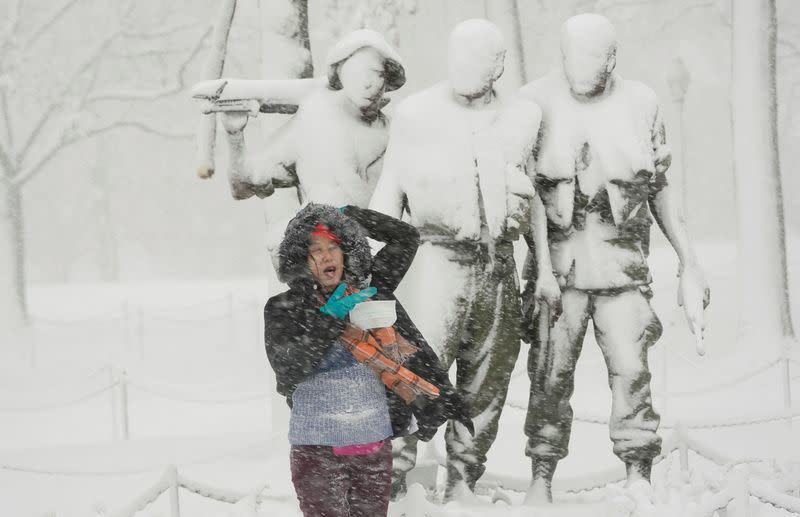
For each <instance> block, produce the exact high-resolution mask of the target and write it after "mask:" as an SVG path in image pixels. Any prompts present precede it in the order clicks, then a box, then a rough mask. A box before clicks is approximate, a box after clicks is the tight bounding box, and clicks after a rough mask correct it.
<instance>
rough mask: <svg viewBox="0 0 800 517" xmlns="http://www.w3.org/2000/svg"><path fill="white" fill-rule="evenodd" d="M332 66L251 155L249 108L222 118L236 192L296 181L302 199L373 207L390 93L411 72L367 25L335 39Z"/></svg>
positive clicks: (266, 191)
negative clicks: (247, 138)
mask: <svg viewBox="0 0 800 517" xmlns="http://www.w3.org/2000/svg"><path fill="white" fill-rule="evenodd" d="M326 65H327V68H328V77H327V81H326V83H325V84H320V85H319V87H318V88H314V89H312V90H311V92H310V93H308V94H307V95H306V96H305V97H304V98H303V99H302V100H301V101H300V105H299V108H298V110H297V113H296V114H295V115H293V116H292V117H291V118H290V119H289V121H288V122H287V123H286V124H284V125H283V126H281V127H280V128H279V129H278V130H277V131H276V132H275V133H274V134H273V135H272V136H271V138H270V140H269V141H268V142H266V143H265V144H263V145H261V146H259V150H258V154H257V155H256V156H254V157H253V158H251V159H250V158H249V157H248V156H247V152H246V151H245V148H244V135H243V134H242V129H243V128H244V125H245V123H246V121H247V114H246V113H242V112H233V113H227V114H225V115H224V116H223V125H224V126H225V129H226V131H227V133H228V138H229V144H230V146H231V151H232V157H233V159H232V163H231V171H230V180H231V186H232V190H233V195H234V197H236V198H237V199H244V198H247V197H250V196H252V195H258V196H259V197H266V196H269V195H270V194H271V193H272V192H273V191H274V189H275V188H280V187H296V188H297V189H298V196H299V198H300V201H301V203H307V202H314V203H326V204H330V205H334V206H342V205H347V204H353V205H357V206H361V207H366V206H367V203H369V199H370V196H371V195H372V190H373V189H374V187H375V183H376V182H377V179H378V176H379V175H380V165H381V159H382V157H383V153H384V151H385V150H386V140H387V138H388V129H389V123H388V120H387V118H386V116H385V115H384V114H383V113H382V112H381V108H382V107H383V106H385V105H386V102H387V100H386V99H385V98H384V93H385V92H387V91H392V90H396V89H397V88H400V87H401V86H402V85H403V84H404V83H405V71H404V69H403V65H402V63H401V60H400V56H399V55H398V54H397V52H396V51H395V50H394V49H393V48H392V47H391V46H390V45H389V44H388V43H386V41H385V40H384V39H383V37H382V36H381V35H380V34H378V33H377V32H375V31H372V30H368V29H361V30H358V31H354V32H351V33H350V34H348V35H347V36H345V37H344V38H343V39H342V40H340V41H339V42H338V43H336V45H335V46H334V47H333V48H332V49H331V50H330V52H329V53H328V56H327V58H326Z"/></svg>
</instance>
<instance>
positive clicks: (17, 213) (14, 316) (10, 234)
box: [0, 181, 28, 331]
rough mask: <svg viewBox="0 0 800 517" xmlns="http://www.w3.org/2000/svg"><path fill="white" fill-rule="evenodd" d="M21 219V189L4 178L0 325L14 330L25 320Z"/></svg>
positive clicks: (0, 199)
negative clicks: (2, 295)
mask: <svg viewBox="0 0 800 517" xmlns="http://www.w3.org/2000/svg"><path fill="white" fill-rule="evenodd" d="M23 225H24V222H23V220H22V193H21V192H20V189H19V188H18V187H16V186H13V185H11V184H10V182H7V181H0V249H2V250H3V253H2V256H0V262H2V270H1V271H0V292H2V293H8V294H10V295H11V296H10V297H9V298H6V299H3V300H0V328H2V329H3V330H4V331H15V330H18V329H20V328H21V327H24V326H26V325H27V324H28V307H27V300H26V296H25V246H24V238H25V236H24V233H23V228H24V226H23Z"/></svg>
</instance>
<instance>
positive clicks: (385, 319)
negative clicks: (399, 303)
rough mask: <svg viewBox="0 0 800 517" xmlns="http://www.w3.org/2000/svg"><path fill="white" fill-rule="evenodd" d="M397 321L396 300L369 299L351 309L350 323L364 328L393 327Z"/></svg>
mask: <svg viewBox="0 0 800 517" xmlns="http://www.w3.org/2000/svg"><path fill="white" fill-rule="evenodd" d="M395 321H397V311H396V309H395V301H394V300H367V301H364V302H361V303H359V304H358V305H356V306H355V307H354V308H353V310H352V311H350V323H352V324H353V325H355V326H356V327H359V328H362V329H377V328H382V327H391V326H392V325H394V322H395Z"/></svg>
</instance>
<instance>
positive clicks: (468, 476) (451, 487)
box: [443, 463, 486, 503]
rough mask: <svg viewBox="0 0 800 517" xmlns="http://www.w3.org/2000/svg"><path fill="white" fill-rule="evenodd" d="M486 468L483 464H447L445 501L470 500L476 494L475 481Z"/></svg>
mask: <svg viewBox="0 0 800 517" xmlns="http://www.w3.org/2000/svg"><path fill="white" fill-rule="evenodd" d="M485 469H486V468H485V467H484V466H483V465H464V464H460V468H459V467H456V465H454V464H452V463H450V464H448V465H447V485H446V486H445V489H444V499H443V502H445V503H447V502H449V501H452V500H453V499H459V500H461V501H470V500H471V499H473V498H477V496H475V495H474V494H475V483H476V482H477V481H478V478H480V477H481V475H482V474H483V471H484V470H485Z"/></svg>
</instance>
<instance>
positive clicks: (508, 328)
mask: <svg viewBox="0 0 800 517" xmlns="http://www.w3.org/2000/svg"><path fill="white" fill-rule="evenodd" d="M505 52H506V50H505V46H504V42H503V37H502V35H501V34H500V32H499V30H498V29H497V27H496V26H495V25H493V24H492V23H490V22H488V21H486V20H478V19H476V20H467V21H464V22H462V23H460V24H459V25H457V26H456V27H455V28H454V29H453V31H452V34H451V35H450V41H449V56H448V59H449V79H448V80H447V81H444V82H442V83H439V84H436V85H434V86H432V87H430V88H427V89H426V90H423V91H421V92H419V93H417V94H414V95H412V96H410V97H408V98H407V99H406V100H404V101H403V102H402V103H401V104H399V105H398V107H397V110H396V113H395V115H394V117H393V119H392V128H391V134H390V138H389V146H388V148H387V151H386V158H385V160H384V168H383V174H382V175H381V178H380V180H379V181H378V185H377V187H376V188H375V193H374V195H373V198H372V201H371V202H370V208H372V209H374V210H378V211H381V212H384V213H387V214H389V215H392V216H395V217H398V218H399V217H403V216H404V215H405V217H408V218H409V219H410V222H411V223H412V224H413V225H414V226H416V227H417V228H418V229H419V231H420V235H421V239H422V241H423V244H422V245H421V246H420V248H419V251H418V252H417V257H416V259H415V261H414V264H413V265H412V267H411V270H410V272H409V273H408V275H407V276H406V279H405V280H404V283H403V284H402V285H401V286H400V295H399V298H401V299H402V300H403V302H404V304H405V305H406V307H407V308H408V311H409V313H410V314H412V315H413V318H414V321H417V322H419V326H420V330H421V331H422V333H423V335H424V336H425V338H426V339H427V340H428V341H429V342H430V343H431V346H433V347H434V349H436V351H437V353H438V355H439V358H440V359H441V361H442V362H443V364H444V365H445V366H446V367H449V366H450V365H451V364H452V363H453V361H455V362H456V363H457V366H458V375H457V379H456V382H455V383H454V384H455V385H456V387H457V389H458V390H460V391H461V393H462V395H463V396H464V397H465V398H466V400H467V401H468V402H469V405H470V406H471V414H470V417H472V418H473V419H474V422H475V435H474V436H471V435H470V433H469V432H467V430H466V429H465V428H464V427H463V425H461V424H459V423H458V422H452V421H451V422H450V423H449V424H448V427H447V432H446V435H445V439H446V443H447V476H448V481H447V490H446V493H445V497H446V498H451V497H453V495H454V494H456V493H458V491H460V490H474V487H475V482H476V481H477V480H478V478H480V476H481V475H482V474H483V472H484V470H485V466H484V464H485V463H486V453H487V451H488V450H489V447H490V446H491V445H492V442H494V439H495V437H496V435H497V424H498V420H499V419H500V412H501V411H502V409H503V404H504V401H505V398H506V392H507V390H508V384H509V380H510V376H511V371H512V369H513V368H514V364H515V363H516V360H517V356H518V354H519V346H520V316H521V300H520V295H519V280H518V278H517V272H516V267H515V264H514V256H513V245H512V243H513V241H515V240H516V239H517V238H518V237H519V236H520V235H521V234H522V233H524V232H526V231H527V230H528V228H529V227H530V226H531V224H530V223H531V222H532V217H534V216H532V215H531V214H532V213H533V214H534V215H535V214H538V216H539V218H540V225H539V226H540V227H541V228H544V223H545V221H544V214H543V210H533V211H532V210H531V206H532V205H533V204H534V201H536V198H535V191H534V188H533V184H532V182H531V180H530V178H529V177H528V176H527V175H526V172H525V167H526V163H527V159H528V157H529V156H530V153H531V150H532V147H533V145H534V143H535V141H536V135H537V132H538V130H539V120H540V114H541V112H540V110H539V108H538V107H537V106H536V105H535V104H534V103H532V102H529V101H525V100H516V101H514V102H511V101H510V100H507V99H505V98H503V97H502V96H501V95H499V94H498V92H497V91H496V90H495V88H494V84H495V81H497V79H498V78H499V77H500V75H501V74H502V73H503V60H504V57H505ZM540 206H541V205H540ZM404 213H405V214H404ZM533 221H534V222H535V219H534V220H533ZM543 233H546V232H538V233H537V234H538V235H540V236H541V238H542V239H543V240H542V242H541V248H540V249H544V250H546V248H547V242H546V236H545V235H543ZM531 245H532V242H531ZM544 270H545V271H546V272H547V274H548V275H550V280H549V281H548V280H546V279H543V280H542V284H545V285H547V284H548V282H550V283H551V285H553V286H554V289H552V290H551V292H555V293H557V292H558V286H557V284H556V282H555V277H554V276H553V275H552V272H551V270H550V268H549V267H548V268H544ZM556 295H557V294H556ZM416 453H417V442H416V440H415V439H414V438H413V437H410V438H404V439H402V441H401V440H397V441H396V442H395V448H394V470H395V472H394V483H393V492H394V495H395V497H396V496H398V495H401V494H402V493H404V491H405V478H406V473H407V472H408V471H409V470H411V469H412V468H413V467H414V464H415V462H416Z"/></svg>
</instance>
